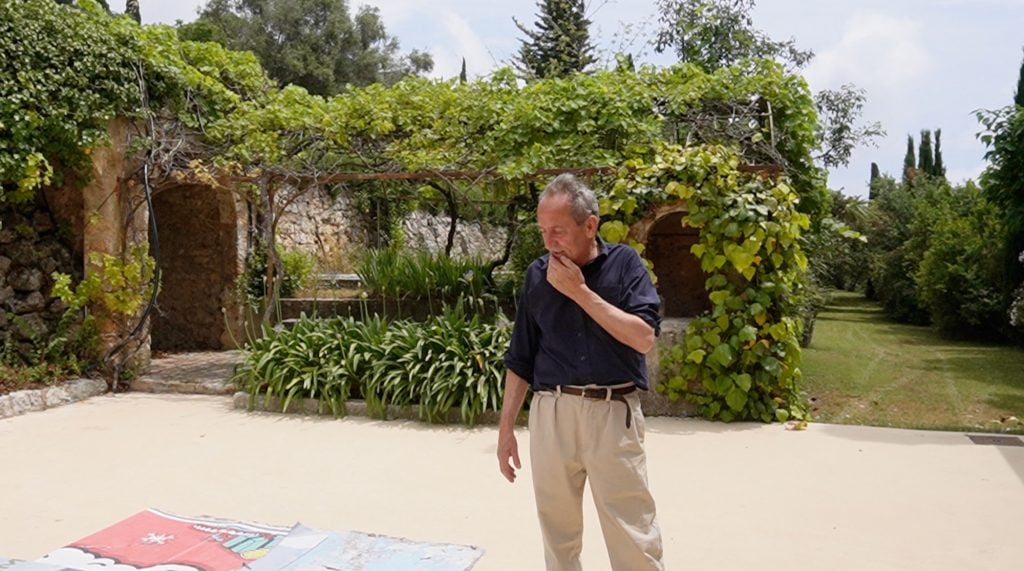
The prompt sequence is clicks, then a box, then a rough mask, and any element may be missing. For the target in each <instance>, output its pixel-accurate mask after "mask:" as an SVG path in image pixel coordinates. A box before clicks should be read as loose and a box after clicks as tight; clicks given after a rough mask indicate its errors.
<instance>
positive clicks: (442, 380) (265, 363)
mask: <svg viewBox="0 0 1024 571" xmlns="http://www.w3.org/2000/svg"><path fill="white" fill-rule="evenodd" d="M509 337H510V331H509V328H508V327H507V326H506V325H498V324H492V323H485V322H483V321H481V319H480V317H479V316H478V315H476V314H472V313H470V311H469V310H468V308H466V307H465V305H464V304H463V303H461V302H460V303H457V304H455V305H454V306H449V307H446V308H445V310H444V312H443V313H442V314H441V315H438V316H435V317H433V318H431V319H430V320H428V321H427V322H425V323H416V322H411V321H395V322H390V323H389V322H387V321H384V320H383V319H381V318H379V317H373V318H367V319H365V320H363V321H358V320H355V319H353V318H344V319H331V320H318V319H311V318H308V317H305V316H303V318H301V319H300V320H299V321H298V322H297V323H296V324H295V325H294V326H293V327H292V328H291V329H267V330H265V336H264V337H263V338H261V339H257V340H255V341H253V343H252V344H251V345H250V346H249V347H248V348H247V349H246V350H245V352H244V356H243V362H242V364H241V365H240V367H239V369H238V371H237V373H236V375H235V382H236V383H237V384H238V385H239V387H240V388H241V390H243V391H246V392H248V393H249V394H250V395H251V396H252V397H253V398H255V397H257V396H264V397H278V398H281V399H282V401H281V402H282V410H286V409H287V408H288V405H289V404H290V403H291V401H292V400H293V399H296V398H299V399H303V398H313V399H318V400H319V402H320V404H321V410H324V411H330V412H331V413H333V414H335V415H343V414H345V402H346V400H347V399H348V397H349V395H350V394H357V395H361V396H362V397H363V398H364V399H365V400H366V404H367V408H368V411H369V412H370V414H371V415H373V416H376V417H379V418H384V417H385V416H386V414H387V410H388V407H389V406H398V407H413V406H416V407H417V408H418V411H419V416H420V418H421V419H424V420H427V421H429V422H447V419H448V413H449V411H450V410H451V409H452V408H456V409H458V410H459V411H460V413H461V417H462V421H463V422H464V423H466V424H467V425H471V426H472V425H474V424H475V423H476V422H477V421H478V420H479V418H480V415H481V414H483V413H484V412H485V411H488V410H492V411H497V410H500V409H501V387H502V379H503V378H504V366H503V364H502V357H503V356H504V353H505V348H506V347H507V346H508V342H509Z"/></svg>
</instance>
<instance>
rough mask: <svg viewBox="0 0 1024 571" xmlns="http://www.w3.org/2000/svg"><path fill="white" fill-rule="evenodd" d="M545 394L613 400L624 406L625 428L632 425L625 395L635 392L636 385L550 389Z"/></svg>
mask: <svg viewBox="0 0 1024 571" xmlns="http://www.w3.org/2000/svg"><path fill="white" fill-rule="evenodd" d="M546 392H549V393H558V392H561V393H562V394H563V395H574V396H578V397H583V398H588V399H596V400H614V401H619V402H621V403H622V404H624V405H626V428H629V427H630V426H631V425H632V421H633V409H632V408H630V406H629V402H627V401H626V397H625V395H628V394H629V393H632V392H636V385H630V386H628V387H619V388H616V389H613V388H610V387H608V388H601V387H569V386H562V387H558V388H555V389H550V390H548V391H546Z"/></svg>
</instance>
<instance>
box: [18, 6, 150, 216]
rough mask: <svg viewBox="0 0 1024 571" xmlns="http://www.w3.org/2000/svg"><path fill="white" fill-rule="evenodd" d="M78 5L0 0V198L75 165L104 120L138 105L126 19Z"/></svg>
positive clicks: (100, 133) (99, 137)
mask: <svg viewBox="0 0 1024 571" xmlns="http://www.w3.org/2000/svg"><path fill="white" fill-rule="evenodd" d="M80 4H81V5H82V8H74V7H71V6H62V5H58V4H57V3H56V2H52V1H38V0H37V1H25V2H0V61H3V62H4V63H3V67H4V71H3V73H0V182H2V183H3V184H2V186H0V201H3V200H5V198H9V199H11V200H13V201H15V202H25V201H28V200H30V199H31V198H32V197H33V196H34V191H35V190H36V188H38V187H39V186H40V185H43V184H50V183H59V177H60V175H61V174H62V171H63V168H62V167H69V168H71V169H79V168H81V167H83V166H84V165H85V164H86V162H87V160H88V153H89V149H91V148H92V147H94V146H96V145H98V144H101V143H103V142H104V141H105V140H106V136H107V135H106V122H107V121H108V120H109V119H111V118H113V117H115V116H117V115H124V114H129V113H131V112H132V111H133V110H134V109H135V107H136V106H137V105H138V101H139V88H138V81H137V80H136V78H135V73H134V72H133V67H132V66H133V62H135V60H136V57H137V53H138V51H139V43H138V40H137V37H136V36H135V35H134V34H133V33H132V32H131V26H132V25H134V24H131V25H129V23H128V20H127V19H124V18H118V19H112V18H110V17H109V16H108V15H107V14H106V13H105V12H104V11H103V10H102V9H100V8H99V7H98V6H97V5H96V4H95V3H94V2H91V1H89V0H84V1H82V2H80Z"/></svg>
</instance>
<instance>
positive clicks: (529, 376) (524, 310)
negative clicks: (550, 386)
mask: <svg viewBox="0 0 1024 571" xmlns="http://www.w3.org/2000/svg"><path fill="white" fill-rule="evenodd" d="M527 283H529V278H527ZM528 299H529V296H528V295H527V286H525V285H524V287H523V292H522V294H521V295H520V296H519V307H517V308H516V320H515V325H513V327H512V340H511V342H510V343H509V346H508V351H506V352H505V360H504V361H505V368H507V369H509V370H511V371H512V372H514V373H515V374H517V375H519V376H520V377H522V378H523V379H526V381H527V382H529V383H531V384H532V383H533V367H534V362H535V360H536V356H537V350H538V347H539V346H540V330H539V329H538V327H537V323H536V322H535V321H534V320H533V318H532V317H531V316H530V310H529V307H527V303H528V301H527V300H528Z"/></svg>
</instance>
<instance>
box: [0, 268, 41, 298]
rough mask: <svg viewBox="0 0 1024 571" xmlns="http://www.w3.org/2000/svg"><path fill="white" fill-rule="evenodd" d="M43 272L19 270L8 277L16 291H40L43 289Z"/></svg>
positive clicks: (28, 269) (35, 269)
mask: <svg viewBox="0 0 1024 571" xmlns="http://www.w3.org/2000/svg"><path fill="white" fill-rule="evenodd" d="M43 277H44V276H43V272H42V270H40V269H39V268H30V267H23V268H18V269H16V270H14V271H13V272H11V273H10V274H8V275H7V283H9V284H10V285H11V286H12V287H13V288H14V290H15V291H20V292H30V291H39V289H40V288H42V287H43Z"/></svg>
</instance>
